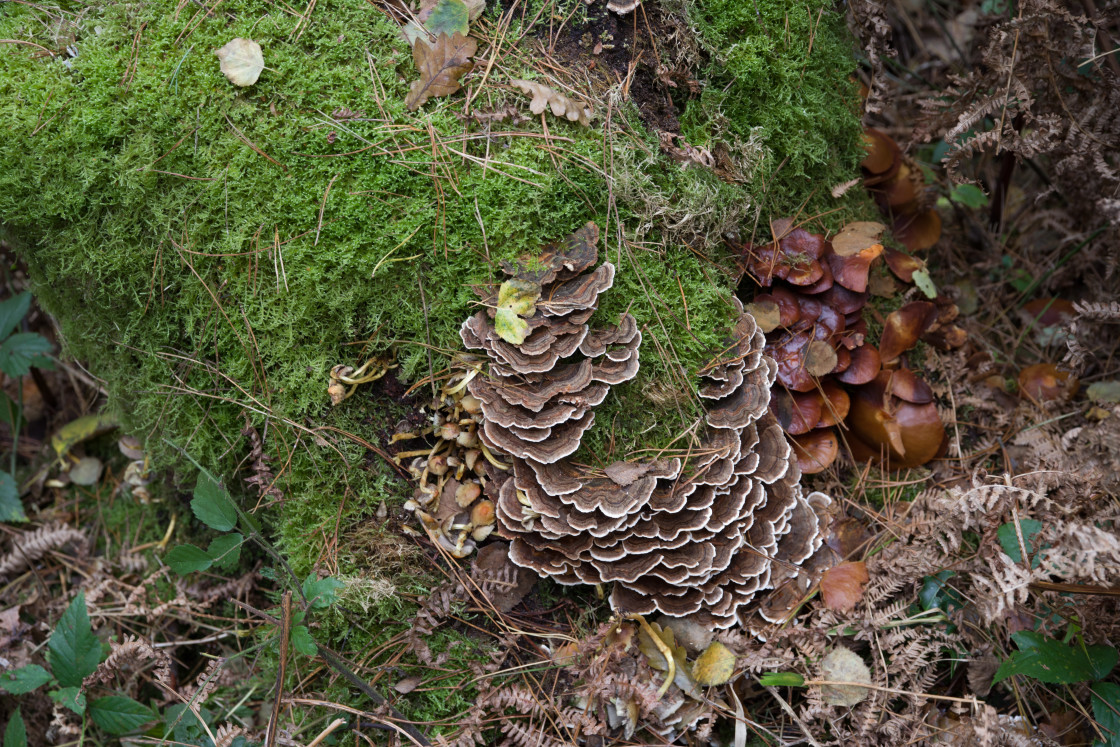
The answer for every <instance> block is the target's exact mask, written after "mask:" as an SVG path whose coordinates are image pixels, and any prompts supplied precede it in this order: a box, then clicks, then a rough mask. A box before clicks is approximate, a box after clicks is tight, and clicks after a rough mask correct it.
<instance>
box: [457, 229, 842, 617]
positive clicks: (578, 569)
mask: <svg viewBox="0 0 1120 747" xmlns="http://www.w3.org/2000/svg"><path fill="white" fill-rule="evenodd" d="M598 237H599V232H598V229H597V228H596V226H595V225H594V224H590V223H589V224H587V225H586V226H584V227H583V228H582V229H580V230H579V231H577V232H576V233H575V234H573V235H572V236H570V237H568V238H567V239H566V240H564V241H563V242H562V243H561V244H559V245H551V246H547V247H545V249H544V251H543V253H542V255H541V256H540V257H537V258H534V259H532V260H526V261H522V262H518V263H506V264H504V265H503V269H504V270H505V272H506V274H507V275H510V276H511V280H507V281H506V283H503V284H502V285H503V286H506V285H507V284H508V283H518V284H526V283H528V284H536V285H538V286H539V287H540V294H539V298H538V299H537V300H536V302H535V303H534V304H533V306H534V308H533V310H532V312H531V313H530V312H529V310H528V309H527V308H523V311H524V312H525V316H524V317H523V321H524V322H525V324H526V329H524V330H522V331H523V332H524V337H523V339H521V341H520V342H516V343H514V342H510V341H509V339H508V336H507V335H506V334H505V330H504V329H503V328H502V327H501V326H500V325H499V324H498V321H499V317H500V314H501V312H502V304H501V303H500V302H499V299H500V297H501V296H502V289H501V288H489V289H485V290H484V295H485V299H486V306H487V308H486V310H485V311H480V312H478V313H477V314H475V315H474V316H472V317H470V318H469V319H467V320H466V322H464V323H463V325H462V328H461V330H460V334H461V336H462V338H463V342H464V344H465V345H466V346H467V347H468V348H470V349H472V350H475V351H482V353H483V354H484V355H485V358H486V364H487V365H486V370H485V372H484V373H482V374H480V375H478V376H475V377H474V378H473V379H472V380H471V381H470V383H469V384H468V385H467V389H468V391H469V393H470V395H471V396H473V397H475V398H477V400H478V401H479V403H480V408H481V413H482V418H481V424H482V425H481V428H480V429H479V431H478V435H479V439H480V441H481V443H482V444H484V445H486V446H487V447H488V448H489V449H490V450H491V451H492V452H493V453H494V454H495V455H499V454H501V455H505V456H499V457H498V458H499V459H501V460H502V461H506V460H508V461H509V463H510V469H509V470H508V471H504V470H502V469H500V468H499V467H498V466H496V465H494V464H488V466H486V467H485V470H486V475H487V480H486V485H485V490H486V494H487V496H488V497H490V499H491V500H493V501H494V502H495V503H496V514H497V523H498V532H499V534H501V535H502V536H503V537H506V538H508V539H510V540H511V547H510V558H511V560H512V561H513V562H514V563H516V564H517V565H519V566H522V567H525V568H531V569H533V570H534V571H536V572H537V573H539V574H541V575H542V576H551V577H553V578H555V579H556V580H557V581H558V582H560V583H562V584H578V583H587V584H604V583H609V582H613V585H614V586H613V591H612V593H611V604H612V606H613V607H614V609H615V610H616V611H618V612H619V613H623V614H647V613H653V612H657V611H659V612H661V613H663V614H665V615H668V616H670V617H684V616H693V617H694V618H695V619H696V620H697V621H699V622H700V623H701V624H702V625H707V626H711V627H716V628H727V627H730V626H732V625H735V624H737V623H742V624H745V625H747V626H748V627H749V628H751V629H753V630H759V629H761V627H762V625H763V623H764V621H769V622H777V621H780V620H783V619H784V618H785V616H786V615H787V614H788V613H789V611H790V610H791V609H793V607H794V606H795V605H796V604H797V603H798V602H799V601H800V600H801V599H802V598H803V596H804V595H805V593H806V592H807V591H808V589H809V588H810V587H811V585H812V584H813V583H814V582H815V580H816V578H817V577H818V576H819V573H820V571H822V570H823V566H824V565H826V564H827V562H828V561H827V558H828V557H830V556H829V555H828V554H827V551H822V552H818V551H821V547H822V543H823V534H824V530H823V527H825V526H827V525H828V521H827V519H825V518H824V515H825V514H826V513H827V511H828V510H829V506H830V503H831V501H830V499H829V498H828V496H826V495H824V494H822V493H813V494H811V495H809V496H804V495H803V494H802V491H801V487H800V484H799V480H800V476H801V472H800V470H799V469H798V467H797V462H796V459H795V458H794V456H793V452H792V449H791V447H790V445H789V443H788V442H787V441H786V438H785V435H784V434H783V433H782V429H781V427H780V426H779V425H778V423H777V421H776V420H775V418H774V416H773V415H772V414H770V413H769V412H768V406H769V402H770V387H771V384H773V382H774V378H775V376H776V375H777V372H778V366H777V365H776V364H775V363H774V361H773V360H771V359H769V358H767V357H766V356H764V348H765V335H764V333H763V332H762V330H761V329H759V327H758V325H757V324H756V322H755V320H754V317H752V316H751V315H750V314H748V313H745V312H742V307H741V306H740V314H739V317H738V321H737V323H736V325H735V327H734V329H733V330H732V334H731V338H730V339H729V340H728V341H727V346H726V348H725V350H724V352H723V353H722V355H721V357H720V358H719V359H718V360H716V361H714V362H712V363H711V364H710V365H708V366H707V367H706V368H705V369H704V370H703V371H701V377H702V383H701V385H700V388H699V396H700V397H701V398H702V401H703V402H704V403H705V406H706V407H705V409H706V418H705V420H706V423H705V424H704V426H703V433H702V437H701V438H700V439H699V442H698V445H697V446H696V447H694V448H693V449H691V450H689V451H687V452H683V453H681V454H679V455H676V456H673V457H672V458H663V459H655V460H650V461H633V462H615V463H614V464H611V465H609V466H607V467H605V468H594V467H589V466H586V465H583V464H579V463H576V462H575V461H573V459H572V455H573V454H574V453H575V452H576V451H577V449H578V448H579V446H580V442H581V438H582V436H583V434H584V433H585V432H586V431H587V429H588V428H590V427H591V425H592V423H593V422H594V419H595V412H594V410H595V407H596V406H598V405H599V404H600V403H602V402H603V401H604V399H605V398H606V397H607V395H608V393H609V391H610V388H611V387H612V386H614V385H617V384H620V383H622V382H624V381H628V380H630V379H632V378H633V377H634V376H635V375H636V374H637V372H638V365H639V362H638V361H639V349H640V346H641V342H642V334H641V331H640V330H639V329H638V326H637V323H636V320H635V319H634V318H633V317H632V316H631V315H630V314H628V313H627V314H623V315H622V317H621V318H620V319H618V320H617V323H615V324H611V325H610V326H605V327H597V328H592V327H591V326H589V324H588V322H589V320H590V319H591V317H592V315H593V313H594V312H595V309H596V307H597V304H598V299H599V296H600V295H601V294H602V293H604V292H606V291H608V290H609V289H610V287H611V285H612V283H613V278H614V272H615V268H614V266H613V265H612V264H610V263H609V262H606V263H603V264H602V265H598V266H596V265H597V262H598V250H597V248H596V246H597V244H598ZM521 287H524V285H522V286H521ZM519 316H520V315H519ZM767 590H774V592H772V593H771V594H769V595H766V594H763V592H765V591H767Z"/></svg>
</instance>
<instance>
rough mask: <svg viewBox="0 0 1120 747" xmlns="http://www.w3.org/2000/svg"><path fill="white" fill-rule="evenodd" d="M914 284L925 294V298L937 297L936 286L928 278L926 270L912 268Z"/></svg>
mask: <svg viewBox="0 0 1120 747" xmlns="http://www.w3.org/2000/svg"><path fill="white" fill-rule="evenodd" d="M914 285H916V286H918V290H920V291H921V292H922V293H924V294H925V296H926V298H937V286H936V285H934V284H933V280H932V279H930V276H929V271H928V270H914Z"/></svg>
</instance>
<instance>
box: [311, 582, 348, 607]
mask: <svg viewBox="0 0 1120 747" xmlns="http://www.w3.org/2000/svg"><path fill="white" fill-rule="evenodd" d="M344 585H345V584H343V583H342V582H341V581H339V580H338V579H337V578H334V577H333V576H327V577H326V578H315V577H314V576H308V577H307V580H305V581H304V582H303V595H304V596H305V597H307V601H308V602H310V603H311V609H313V610H321V609H326V608H327V607H330V606H331V605H332V604H334V603H335V600H336V599H338V590H339V589H341V588H342V587H343V586H344Z"/></svg>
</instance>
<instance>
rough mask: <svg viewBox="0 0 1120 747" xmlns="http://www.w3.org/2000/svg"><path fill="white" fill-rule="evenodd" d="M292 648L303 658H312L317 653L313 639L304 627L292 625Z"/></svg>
mask: <svg viewBox="0 0 1120 747" xmlns="http://www.w3.org/2000/svg"><path fill="white" fill-rule="evenodd" d="M291 641H292V648H294V649H295V650H296V651H298V652H299V653H301V654H303V655H304V656H314V655H315V654H316V653H318V649H317V648H316V647H315V639H314V638H312V637H311V631H310V630H308V629H307V626H306V625H293V626H292V636H291Z"/></svg>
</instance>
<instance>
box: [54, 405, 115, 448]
mask: <svg viewBox="0 0 1120 747" xmlns="http://www.w3.org/2000/svg"><path fill="white" fill-rule="evenodd" d="M116 427H117V419H116V418H114V417H112V416H111V415H105V414H101V415H86V416H84V417H80V418H78V419H77V420H72V421H70V422H69V423H67V424H66V425H64V426H62V427H61V428H59V429H58V432H57V433H55V434H54V436H52V437H51V446H53V447H54V453H55V454H57V455H58V456H59V457H60V458H61V457H63V456H65V455H66V454H67V452H69V451H70V449H72V448H73V447H74V446H75V445H76V444H79V443H81V442H82V441H85V440H87V439H90V438H93V437H94V436H99V435H101V434H102V433H105V432H106V431H110V430H112V429H113V428H116Z"/></svg>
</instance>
